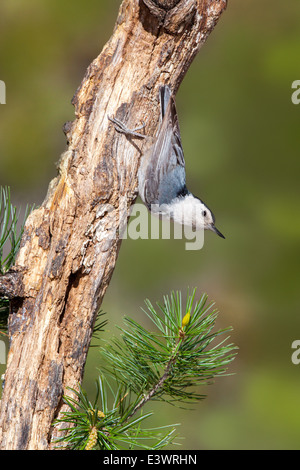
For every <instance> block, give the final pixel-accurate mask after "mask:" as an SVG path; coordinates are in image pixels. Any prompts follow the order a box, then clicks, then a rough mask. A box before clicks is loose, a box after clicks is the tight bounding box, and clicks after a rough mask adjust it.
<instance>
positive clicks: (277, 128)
mask: <svg viewBox="0 0 300 470" xmlns="http://www.w3.org/2000/svg"><path fill="white" fill-rule="evenodd" d="M119 5H120V0H110V1H104V0H86V1H85V2H82V1H79V0H72V1H71V0H65V1H64V2H61V1H59V0H43V1H42V2H41V1H40V0H26V1H25V0H13V1H11V0H1V4H0V79H1V80H4V81H5V83H6V87H7V95H6V104H5V105H0V184H1V185H9V186H10V187H11V192H12V195H13V201H14V203H15V204H16V205H20V204H21V205H22V206H23V207H24V206H25V205H26V203H33V202H34V203H35V204H40V203H41V202H42V201H43V199H44V197H45V194H46V191H47V187H48V184H49V182H50V180H51V179H52V178H53V177H54V176H55V175H56V169H55V162H56V161H57V160H58V159H59V156H60V154H61V153H62V152H63V151H64V149H65V136H64V134H63V132H62V126H63V124H64V122H66V121H68V120H73V118H74V109H73V107H72V105H71V98H72V96H73V94H74V92H75V90H76V88H77V87H78V85H79V84H80V82H81V79H82V77H83V75H84V73H85V70H86V68H87V66H88V65H89V63H90V62H91V61H92V60H93V59H94V58H95V57H96V56H97V55H98V54H99V52H100V51H101V49H102V47H103V45H104V44H105V42H106V41H107V40H108V38H109V37H110V34H111V32H112V30H113V26H114V22H115V19H116V15H117V11H118V8H119ZM299 18H300V2H299V0H290V1H289V2H285V3H284V2H282V1H281V0H273V1H272V2H271V1H265V2H262V1H261V0H243V1H240V0H229V5H228V8H227V11H226V12H225V13H224V14H223V15H222V18H221V20H220V22H219V24H218V26H217V27H216V29H215V31H214V32H213V34H212V35H211V36H210V37H209V39H208V41H207V43H206V44H205V46H204V47H203V48H202V50H201V51H200V53H199V55H198V56H197V58H196V59H195V61H194V63H193V64H192V66H191V68H190V69H189V71H188V74H187V76H186V78H185V79H184V82H183V83H182V86H181V87H180V90H179V92H178V95H177V107H178V112H179V119H180V125H181V132H182V140H183V146H184V150H185V158H186V168H187V180H188V186H189V187H190V189H191V190H192V191H193V192H194V193H195V194H198V195H200V196H201V197H202V198H203V199H204V200H205V201H206V202H208V204H209V206H210V207H211V208H212V209H213V211H214V213H215V215H216V219H217V226H218V227H219V229H220V230H221V231H222V232H224V234H225V235H226V240H222V239H220V238H218V237H216V236H214V235H213V234H212V233H209V234H207V235H206V237H205V244H204V248H203V249H202V250H200V251H196V252H195V251H186V250H185V249H184V240H176V241H167V240H137V241H133V240H125V241H124V242H123V244H122V247H121V251H120V256H119V259H118V262H117V266H116V269H115V272H114V275H113V278H112V281H111V284H110V287H109V289H108V292H107V295H106V297H105V300H104V302H103V305H102V308H103V310H104V311H106V312H107V318H108V319H109V324H108V326H107V327H106V329H107V331H106V333H105V335H108V336H109V335H111V334H112V333H113V332H114V331H115V329H114V325H115V324H119V325H121V324H122V316H123V315H124V314H126V315H129V316H131V317H133V318H135V319H138V320H139V321H140V322H141V323H143V322H145V323H146V319H145V318H144V314H143V312H142V310H141V309H140V307H141V306H143V303H144V299H145V298H149V299H150V300H151V301H152V302H153V303H155V302H156V301H161V300H162V296H163V295H164V294H168V293H169V292H170V290H171V289H180V290H182V292H183V294H184V293H185V292H186V290H187V288H188V287H190V288H192V287H197V291H198V295H200V293H201V292H206V293H207V294H208V296H209V299H210V300H213V301H215V302H216V305H217V308H218V309H219V311H220V315H219V319H218V325H217V326H218V327H226V326H232V328H233V332H232V333H231V341H233V342H234V343H235V344H236V345H237V346H238V347H239V352H238V357H237V358H236V360H235V361H234V362H233V363H232V365H231V366H230V368H229V372H230V373H231V374H233V375H230V376H227V377H223V378H219V379H217V380H216V381H215V383H214V384H212V385H210V386H208V387H206V388H205V390H203V391H205V393H207V398H206V399H205V400H204V401H203V402H201V403H198V404H196V405H195V406H194V407H193V410H192V411H189V410H184V409H177V408H174V407H172V406H166V405H164V406H163V407H162V406H160V405H159V404H155V403H150V404H149V406H148V409H147V410H150V409H151V410H153V411H155V418H154V420H153V423H154V424H157V425H158V424H169V423H181V426H180V427H179V433H180V435H181V437H183V438H184V439H182V441H181V448H183V449H299V447H300V400H299V393H300V365H295V364H293V363H292V360H291V355H292V352H293V349H292V342H293V341H294V340H297V339H300V316H299V261H300V256H299V255H300V249H299V248H300V247H299V241H300V217H299V215H300V213H299V209H300V191H299V180H300V175H299V170H300V158H299V156H300V155H299V132H300V105H298V106H297V105H295V104H293V103H292V101H291V95H292V92H293V90H292V88H291V85H292V82H293V81H294V80H300V61H299V58H300V30H299ZM94 344H96V342H95V341H94ZM3 367H4V366H0V368H2V369H1V371H3ZM98 367H99V353H98V351H97V347H94V348H91V350H90V353H89V357H88V361H87V366H86V372H85V378H84V387H85V389H86V390H87V391H88V394H89V395H90V397H91V399H93V398H94V395H95V379H96V378H97V374H98ZM1 371H0V372H1Z"/></svg>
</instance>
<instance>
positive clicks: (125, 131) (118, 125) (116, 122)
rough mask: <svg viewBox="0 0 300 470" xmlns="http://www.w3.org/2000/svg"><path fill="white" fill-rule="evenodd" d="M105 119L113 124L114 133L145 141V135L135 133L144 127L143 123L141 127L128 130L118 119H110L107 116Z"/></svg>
mask: <svg viewBox="0 0 300 470" xmlns="http://www.w3.org/2000/svg"><path fill="white" fill-rule="evenodd" d="M107 117H108V119H109V120H110V121H111V122H112V123H113V124H114V126H115V129H116V131H118V132H121V133H122V134H126V135H129V136H132V137H138V138H139V139H146V137H147V136H146V135H144V134H140V133H139V132H136V131H139V130H141V129H144V127H145V123H144V122H143V124H142V125H141V126H138V127H135V128H134V129H128V127H126V126H125V124H124V123H123V122H122V121H120V119H117V118H115V117H110V116H107Z"/></svg>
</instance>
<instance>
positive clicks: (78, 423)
mask: <svg viewBox="0 0 300 470" xmlns="http://www.w3.org/2000/svg"><path fill="white" fill-rule="evenodd" d="M194 299H195V290H194V291H193V293H192V295H191V296H190V295H188V296H187V302H186V306H185V308H183V307H182V299H181V294H180V292H177V293H174V292H172V294H171V296H170V298H169V297H168V296H166V297H164V304H163V305H159V309H160V311H159V312H158V311H157V310H156V309H155V308H154V307H153V305H152V304H151V302H150V301H149V300H147V301H146V305H147V310H145V312H146V314H147V315H148V316H149V318H150V319H151V320H152V322H153V323H154V324H155V326H156V328H157V330H158V332H156V333H152V332H149V331H147V330H146V329H145V328H144V327H142V326H141V325H139V324H138V323H137V322H135V321H134V320H132V319H130V318H125V319H124V321H125V324H126V328H125V329H124V328H122V340H123V341H122V342H120V341H119V340H118V339H116V338H114V339H113V340H112V341H111V342H110V343H109V344H108V345H107V346H106V347H105V348H101V353H102V356H103V358H104V359H105V364H106V366H105V370H106V371H107V372H108V373H109V375H110V376H112V377H113V378H114V380H115V382H116V384H117V392H114V388H113V387H111V386H110V385H109V382H108V381H107V379H104V378H103V377H100V378H99V382H98V392H97V397H96V400H95V402H94V404H93V405H92V404H91V403H90V402H89V400H88V399H87V396H86V394H85V392H84V391H83V390H82V389H80V391H79V392H76V391H74V390H73V392H74V393H75V395H76V396H77V399H78V401H79V402H78V404H77V408H76V403H77V402H76V400H74V399H72V398H69V397H66V398H65V402H66V403H68V404H69V406H70V407H71V409H72V411H71V412H66V413H65V414H64V417H63V418H62V419H61V420H58V422H60V423H61V422H68V423H69V424H71V423H72V424H73V426H74V428H73V429H72V430H69V431H68V433H67V436H66V437H62V438H61V441H62V442H64V441H66V442H68V443H69V445H71V446H73V447H72V448H88V449H90V448H92V447H94V446H95V445H96V444H95V443H96V431H95V429H97V446H98V448H100V449H113V448H114V449H115V448H121V447H122V445H124V444H127V445H129V444H130V445H136V446H140V447H143V448H150V447H149V446H146V447H145V444H141V442H143V439H146V438H148V439H149V438H151V439H152V440H153V439H155V438H156V440H157V441H158V442H157V443H156V444H155V446H165V445H167V444H168V443H170V442H171V440H172V438H173V433H174V428H173V429H172V430H171V431H170V432H169V433H168V434H167V435H166V436H163V437H161V436H160V437H159V440H158V436H157V435H156V432H155V430H153V429H152V430H145V429H142V428H141V426H140V425H141V422H142V421H144V420H145V419H146V418H148V417H149V416H151V415H152V413H148V414H146V415H141V416H138V417H134V415H136V414H137V412H138V411H141V410H142V409H143V407H144V405H145V404H146V403H148V402H149V401H150V400H151V399H156V400H163V401H172V402H175V403H176V402H182V401H184V402H188V401H190V400H202V399H203V398H204V396H203V395H200V394H199V393H197V392H196V391H195V390H193V388H195V387H197V386H198V385H200V384H208V383H211V380H212V379H213V378H214V377H216V376H219V375H224V374H225V372H226V370H227V366H228V364H229V363H230V362H231V361H232V360H233V359H234V356H235V354H234V353H233V350H234V349H235V346H234V345H232V344H227V345H226V344H225V343H226V341H227V338H226V339H224V340H223V341H221V342H220V343H219V344H216V345H214V346H212V345H211V343H212V342H213V341H214V340H215V339H216V338H217V337H218V336H219V335H221V334H223V333H224V332H226V331H228V329H225V330H219V331H216V332H214V331H213V328H214V326H215V320H216V317H217V311H216V310H212V304H207V296H206V295H202V297H201V299H200V300H199V301H198V302H196V303H195V302H194ZM102 370H103V367H102ZM107 389H108V390H107ZM108 391H109V392H110V393H111V395H112V396H113V397H114V402H113V405H112V407H109V406H108V398H107V395H108ZM132 392H134V394H135V395H136V398H135V399H132ZM98 398H100V403H101V405H100V406H101V413H102V414H101V419H100V420H99V419H98V413H99V408H98V405H97V400H98ZM78 406H79V408H78ZM82 410H84V413H82ZM173 426H174V425H173ZM66 429H67V428H66ZM159 430H161V428H159ZM79 436H80V440H79ZM151 448H154V447H153V446H152V447H151ZM155 448H158V447H155Z"/></svg>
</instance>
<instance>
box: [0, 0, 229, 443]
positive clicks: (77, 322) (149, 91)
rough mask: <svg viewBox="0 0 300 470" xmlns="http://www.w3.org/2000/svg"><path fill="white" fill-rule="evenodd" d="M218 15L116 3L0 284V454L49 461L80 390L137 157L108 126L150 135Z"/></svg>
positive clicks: (221, 0)
mask: <svg viewBox="0 0 300 470" xmlns="http://www.w3.org/2000/svg"><path fill="white" fill-rule="evenodd" d="M226 3H227V1H226V0H203V1H201V0H181V1H179V0H124V1H123V3H122V5H121V7H120V11H119V15H118V19H117V22H116V26H115V29H114V32H113V35H112V37H111V38H110V40H109V41H108V43H107V44H106V45H105V47H104V49H103V51H102V52H101V54H100V55H99V56H98V57H97V58H96V59H95V60H94V62H93V63H92V64H91V65H90V66H89V68H88V70H87V72H86V75H85V77H84V79H83V81H82V83H81V85H80V87H79V89H78V90H77V92H76V94H75V96H74V98H73V104H74V106H75V113H76V118H75V120H74V121H73V122H72V123H67V125H66V126H65V129H64V130H65V134H66V136H67V141H68V145H67V150H66V152H65V153H64V154H63V155H62V157H61V160H60V162H59V167H58V176H57V178H55V179H54V180H53V181H51V183H50V185H49V190H48V194H47V196H46V199H45V201H44V203H43V204H42V205H41V206H40V207H39V208H38V209H36V210H35V211H34V212H33V213H32V214H31V215H30V216H29V218H28V220H27V222H26V226H25V232H24V236H23V239H22V244H21V248H20V251H19V254H18V257H17V261H16V265H15V271H12V272H11V273H10V275H9V276H10V278H8V277H7V278H5V277H3V278H2V280H1V281H0V290H1V292H5V283H6V284H7V285H8V288H7V289H8V291H9V292H8V294H9V295H8V296H9V298H11V299H12V300H11V315H10V320H9V334H10V338H11V346H10V351H9V355H8V363H7V371H6V374H5V387H4V392H3V397H2V402H1V415H0V425H1V428H0V442H1V448H2V449H49V448H50V446H51V440H52V439H53V437H54V436H55V432H56V431H53V428H52V427H51V423H52V422H53V419H54V418H55V417H56V416H58V414H59V412H60V411H61V409H62V407H63V405H62V400H61V398H62V394H63V392H64V391H65V390H66V387H73V388H77V387H78V383H80V381H81V379H82V375H83V370H84V364H85V360H86V355H87V351H88V347H89V343H90V339H91V334H92V329H93V324H94V321H95V316H96V313H97V311H98V309H99V307H100V304H101V302H102V299H103V296H104V294H105V291H106V288H107V286H108V284H109V281H110V278H111V275H112V272H113V269H114V266H115V263H116V259H117V255H118V251H119V248H120V242H121V240H120V238H119V235H118V226H119V222H118V219H119V212H120V201H121V200H122V201H124V198H126V199H125V200H126V206H127V208H128V209H129V208H130V207H131V206H132V204H133V203H134V201H135V198H136V195H137V170H138V165H139V157H140V151H139V148H140V149H142V147H143V142H142V141H139V142H136V144H135V145H133V143H132V142H130V140H128V139H126V138H125V137H124V136H123V135H120V134H118V133H117V132H115V130H114V128H113V126H112V125H111V123H110V122H109V121H108V119H107V115H114V116H116V117H118V118H119V119H121V120H123V121H125V122H126V124H127V126H128V127H135V126H136V125H138V124H139V123H141V122H142V121H144V122H145V124H146V133H147V134H149V135H152V134H153V133H154V132H155V131H156V128H157V125H158V101H157V96H158V87H159V86H160V85H161V84H163V83H168V84H170V86H171V88H172V89H173V90H174V91H175V92H176V90H177V89H178V86H179V84H180V82H181V81H182V79H183V77H184V75H185V73H186V71H187V69H188V67H189V65H190V64H191V62H192V60H193V58H194V57H195V55H196V54H197V52H198V50H199V48H200V46H201V45H202V44H203V43H204V41H205V40H206V38H207V36H208V35H209V33H210V32H211V31H212V29H213V28H214V26H215V24H216V22H217V20H218V19H219V17H220V15H221V13H222V11H223V10H224V9H225V7H226ZM107 203H109V204H110V210H108V209H107V206H106V204H107ZM14 275H15V276H16V278H15V280H13V277H14ZM14 286H15V287H14Z"/></svg>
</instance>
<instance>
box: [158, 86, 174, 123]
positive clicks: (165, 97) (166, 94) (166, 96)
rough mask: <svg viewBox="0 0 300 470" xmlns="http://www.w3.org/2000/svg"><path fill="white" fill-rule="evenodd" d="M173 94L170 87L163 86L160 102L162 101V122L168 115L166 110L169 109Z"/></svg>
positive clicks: (160, 92) (160, 90)
mask: <svg viewBox="0 0 300 470" xmlns="http://www.w3.org/2000/svg"><path fill="white" fill-rule="evenodd" d="M171 95H172V92H171V89H170V87H169V86H168V85H164V86H161V87H160V89H159V100H160V113H161V120H163V118H164V115H165V114H166V109H167V107H168V104H169V101H170V98H171Z"/></svg>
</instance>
